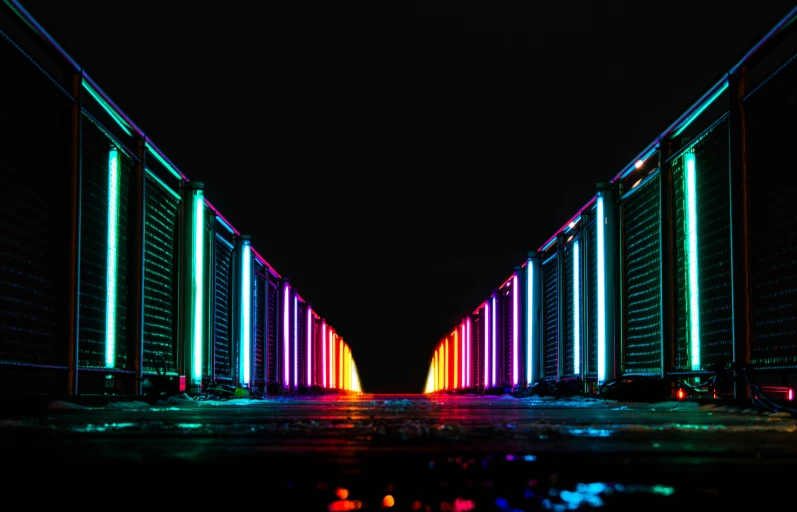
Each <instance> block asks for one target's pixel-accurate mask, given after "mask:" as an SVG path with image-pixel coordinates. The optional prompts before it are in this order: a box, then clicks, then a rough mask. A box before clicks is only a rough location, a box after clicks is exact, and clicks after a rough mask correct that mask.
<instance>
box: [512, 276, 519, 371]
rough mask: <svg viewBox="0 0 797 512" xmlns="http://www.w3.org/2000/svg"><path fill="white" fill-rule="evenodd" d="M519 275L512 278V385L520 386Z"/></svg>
mask: <svg viewBox="0 0 797 512" xmlns="http://www.w3.org/2000/svg"><path fill="white" fill-rule="evenodd" d="M517 286H518V284H517V274H515V275H514V276H513V277H512V384H514V385H515V386H517V385H518V374H519V371H518V353H517V352H518V335H519V333H518V289H517Z"/></svg>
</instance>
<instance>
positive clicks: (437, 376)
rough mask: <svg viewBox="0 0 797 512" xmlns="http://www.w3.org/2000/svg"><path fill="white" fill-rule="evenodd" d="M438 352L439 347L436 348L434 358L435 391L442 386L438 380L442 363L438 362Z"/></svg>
mask: <svg viewBox="0 0 797 512" xmlns="http://www.w3.org/2000/svg"><path fill="white" fill-rule="evenodd" d="M438 352H439V349H438V348H435V349H434V357H433V358H432V366H433V367H434V390H435V391H437V390H438V389H440V386H439V385H438V382H439V381H440V370H439V368H440V365H439V364H438V360H439V358H438Z"/></svg>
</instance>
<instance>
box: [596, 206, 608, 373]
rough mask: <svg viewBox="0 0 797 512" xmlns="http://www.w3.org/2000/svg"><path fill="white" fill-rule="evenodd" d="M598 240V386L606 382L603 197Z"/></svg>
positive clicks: (604, 222)
mask: <svg viewBox="0 0 797 512" xmlns="http://www.w3.org/2000/svg"><path fill="white" fill-rule="evenodd" d="M597 210H598V211H597V217H598V218H597V223H598V225H597V228H598V233H597V239H598V384H602V383H603V382H605V381H606V286H605V284H604V279H605V278H606V269H605V267H606V255H605V254H604V253H605V250H606V246H605V240H604V239H605V237H606V229H605V224H606V214H605V212H604V211H603V195H602V194H601V193H600V192H598V199H597Z"/></svg>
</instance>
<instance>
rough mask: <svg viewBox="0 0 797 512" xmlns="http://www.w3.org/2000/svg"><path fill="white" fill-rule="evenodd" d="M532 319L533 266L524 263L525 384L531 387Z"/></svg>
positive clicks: (534, 323)
mask: <svg viewBox="0 0 797 512" xmlns="http://www.w3.org/2000/svg"><path fill="white" fill-rule="evenodd" d="M536 326H537V325H536V321H535V318H534V265H533V264H532V263H531V260H530V259H529V260H527V261H526V384H528V385H531V383H532V382H531V376H532V372H531V369H532V364H533V363H534V356H533V354H532V350H531V346H532V345H531V341H532V340H531V335H532V333H533V332H534V328H535V327H536Z"/></svg>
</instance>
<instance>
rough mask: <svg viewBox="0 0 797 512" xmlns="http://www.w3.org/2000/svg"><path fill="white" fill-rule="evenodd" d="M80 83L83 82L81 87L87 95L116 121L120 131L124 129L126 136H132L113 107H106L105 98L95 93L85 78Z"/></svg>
mask: <svg viewBox="0 0 797 512" xmlns="http://www.w3.org/2000/svg"><path fill="white" fill-rule="evenodd" d="M82 84H83V88H84V89H86V91H88V93H89V95H90V96H91V97H92V98H94V100H95V101H96V102H97V103H99V104H100V106H101V107H102V109H103V110H104V111H105V112H106V113H107V114H108V115H109V116H111V119H113V120H114V121H115V122H116V124H118V125H119V127H120V128H121V129H122V131H124V132H125V133H126V134H127V136H128V137H132V136H133V132H131V131H130V130H129V129H128V128H127V124H126V123H125V122H124V120H122V118H121V117H119V115H117V113H116V112H114V111H113V109H111V108H108V105H107V104H106V103H105V100H103V98H102V97H101V96H100V95H99V93H97V91H95V90H94V87H92V86H91V84H89V83H88V82H87V81H86V80H85V79H83V80H82Z"/></svg>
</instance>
